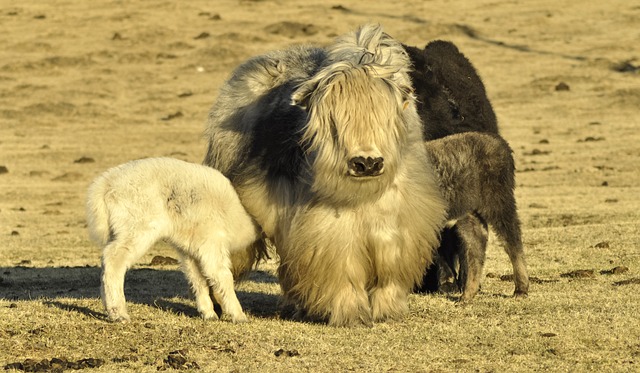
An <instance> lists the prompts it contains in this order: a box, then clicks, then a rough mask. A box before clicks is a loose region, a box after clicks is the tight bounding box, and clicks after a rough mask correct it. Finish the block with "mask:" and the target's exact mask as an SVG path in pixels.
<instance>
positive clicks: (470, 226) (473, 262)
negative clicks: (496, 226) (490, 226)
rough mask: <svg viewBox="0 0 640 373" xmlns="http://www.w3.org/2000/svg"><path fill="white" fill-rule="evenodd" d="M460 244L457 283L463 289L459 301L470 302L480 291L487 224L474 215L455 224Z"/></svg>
mask: <svg viewBox="0 0 640 373" xmlns="http://www.w3.org/2000/svg"><path fill="white" fill-rule="evenodd" d="M456 227H457V231H458V235H459V238H460V243H461V252H462V254H461V255H460V273H459V277H458V283H459V284H460V286H461V287H462V288H463V292H462V297H461V298H460V301H462V302H468V301H471V300H472V299H473V298H474V297H475V296H476V294H477V293H478V291H479V290H480V282H481V278H482V270H483V268H484V261H485V256H486V250H487V233H488V231H487V223H486V222H485V221H484V220H483V219H481V218H480V217H478V216H476V215H474V214H467V215H466V216H465V217H463V218H462V219H459V220H458V222H457V223H456Z"/></svg>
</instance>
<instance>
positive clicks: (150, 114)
mask: <svg viewBox="0 0 640 373" xmlns="http://www.w3.org/2000/svg"><path fill="white" fill-rule="evenodd" d="M365 22H378V23H381V24H382V25H384V27H385V30H386V31H387V32H388V33H390V34H391V35H392V36H394V37H396V38H398V39H399V40H401V41H403V42H405V43H407V44H410V45H417V46H424V44H426V43H427V42H428V41H430V40H434V39H445V40H451V41H453V42H454V43H456V44H457V45H458V46H459V48H460V49H461V50H462V51H463V53H465V54H466V55H467V56H468V57H469V58H470V59H471V61H472V62H473V63H474V65H475V66H476V68H477V69H478V70H479V72H480V75H481V76H482V78H483V80H484V82H485V85H486V87H487V91H488V94H489V97H490V99H491V100H492V103H493V105H494V108H495V111H496V113H497V115H498V119H499V125H500V127H501V131H502V134H503V136H504V137H505V138H506V139H507V140H508V141H509V142H510V144H511V145H512V147H513V149H514V151H515V158H516V163H517V168H518V172H517V175H516V180H517V189H516V195H517V199H518V206H519V211H520V214H521V218H522V221H523V231H524V232H523V234H524V237H523V239H524V242H525V251H526V254H527V259H528V265H529V270H530V274H531V276H532V278H533V283H532V286H531V290H530V296H529V298H528V299H525V300H514V299H512V298H510V297H509V295H510V294H511V292H512V291H513V284H512V283H511V282H509V281H505V279H504V278H503V279H501V276H505V275H509V274H510V273H511V268H510V264H509V260H508V258H507V256H506V254H505V253H504V252H503V251H502V249H501V247H500V246H499V245H497V243H496V241H495V239H494V237H493V236H492V237H491V238H490V246H489V248H488V260H487V264H486V267H485V274H486V275H487V277H486V278H485V279H484V283H483V288H482V291H481V293H480V294H479V295H478V296H477V298H476V299H475V301H474V302H473V303H472V304H471V305H468V306H465V307H461V306H458V305H456V303H455V297H447V296H443V295H427V296H425V295H412V296H411V297H410V314H409V315H408V316H407V317H406V318H405V319H403V320H401V321H398V322H389V323H381V324H376V325H375V326H374V327H373V328H352V329H347V328H330V327H327V326H324V325H316V324H304V323H297V322H291V321H284V320H282V319H280V318H279V315H278V308H277V302H278V299H279V296H280V295H279V294H280V293H279V287H278V284H277V280H276V278H275V276H274V269H275V266H276V263H275V262H274V261H271V262H269V263H266V264H262V265H261V266H260V267H259V269H258V271H257V272H255V273H253V274H252V275H251V277H250V278H249V280H248V281H246V282H244V283H242V284H240V285H239V286H238V291H239V298H240V301H241V303H242V304H243V306H244V308H245V310H246V312H247V313H248V315H249V317H250V319H251V322H250V323H249V324H244V325H233V324H231V323H230V322H205V321H202V320H200V319H199V318H198V317H197V312H196V310H195V304H194V302H193V299H192V297H191V296H190V294H189V291H188V286H187V283H186V281H185V280H184V278H183V276H182V274H181V273H180V272H179V271H178V267H177V266H176V265H172V264H166V265H160V266H152V265H150V264H151V260H152V258H153V257H154V256H156V255H164V256H173V257H175V255H174V254H173V252H172V251H171V250H170V249H169V248H168V247H166V246H165V245H162V244H160V245H158V246H156V247H155V248H154V249H153V250H152V251H150V252H149V253H148V255H146V256H145V257H143V258H142V259H141V261H140V262H139V263H138V265H137V266H135V267H134V268H133V269H132V270H131V271H130V272H129V274H128V276H127V283H126V292H127V300H128V301H129V303H128V304H129V307H130V313H131V316H132V319H133V320H132V322H131V323H128V324H111V323H108V322H106V321H105V315H104V314H103V309H102V305H101V303H100V300H99V276H100V268H99V263H100V262H99V257H100V252H99V250H98V249H97V248H96V247H95V246H94V245H93V244H92V243H91V242H90V241H89V240H88V235H87V232H86V221H85V216H84V196H85V192H86V188H87V186H88V184H89V183H90V182H91V180H92V179H93V178H94V177H95V176H97V175H98V174H100V173H101V172H103V171H104V170H105V169H107V168H109V167H111V166H114V165H116V164H120V163H123V162H126V161H128V160H131V159H136V158H142V157H149V156H172V157H176V158H180V159H184V160H188V161H192V162H198V163H199V162H201V160H202V159H203V156H204V152H205V146H206V144H205V141H204V140H203V137H202V132H203V129H204V125H205V120H206V116H207V112H208V110H209V107H210V106H211V104H212V103H213V101H214V100H215V98H216V96H217V90H218V88H219V87H220V85H221V83H222V82H223V81H224V80H225V79H226V78H227V77H228V76H229V74H230V72H231V71H232V70H233V69H234V68H235V67H236V66H237V65H238V64H239V63H241V62H242V61H244V60H246V59H247V58H249V57H251V56H254V55H257V54H261V53H264V52H266V51H269V50H272V49H276V48H283V47H286V46H288V45H291V44H294V43H314V44H326V43H329V42H330V41H331V40H333V38H334V37H335V36H337V35H339V34H343V33H345V32H348V31H350V30H352V29H354V28H355V27H357V26H358V25H360V24H362V23H365ZM638 25H640V5H639V4H637V3H634V2H629V1H622V0H610V1H571V0H554V1H546V0H543V1H524V0H514V1H502V0H494V1H475V0H474V1H472V0H468V1H446V0H433V1H410V0H401V1H396V0H389V1H370V2H365V1H351V0H339V1H334V2H325V1H323V0H307V1H287V0H280V1H278V0H263V1H260V0H254V1H249V0H246V1H237V0H234V1H229V0H219V1H150V0H149V1H116V0H95V1H21V2H15V1H9V0H0V30H1V32H0V366H2V367H4V366H6V365H10V364H12V363H20V364H14V365H10V366H12V367H16V368H20V366H22V368H23V369H24V368H25V367H29V366H32V367H33V366H35V365H33V363H32V362H31V363H30V362H29V361H26V362H25V360H26V359H35V360H36V361H40V360H43V359H46V360H47V361H48V362H49V363H51V359H53V358H65V359H68V360H69V361H74V362H77V363H76V364H77V365H78V366H79V367H87V369H89V368H88V367H91V366H96V365H100V366H99V367H97V368H95V369H92V370H95V371H102V372H112V371H149V372H151V371H156V370H157V369H169V370H171V369H176V368H190V369H194V370H195V369H196V367H197V366H199V367H200V371H376V372H382V371H412V372H413V371H425V372H430V371H434V372H454V371H479V372H490V371H495V372H510V371H538V370H545V371H598V372H601V371H611V372H621V371H638V370H640V325H639V318H638V313H639V311H638V310H639V309H640V297H639V295H638V290H639V289H640V288H639V286H640V285H638V283H639V282H640V280H639V278H640V231H639V225H640V223H639V220H640V219H639V215H640V214H639V212H638V211H639V208H640V187H639V186H638V185H639V184H640V146H638V143H639V142H640V132H639V130H638V127H639V119H638V118H639V114H640V70H639V69H638V66H639V65H640V43H639V42H638V41H639V40H640V27H639V26H638ZM614 268H615V271H614V270H613V269H614ZM625 268H626V270H625ZM175 351H181V353H172V352H175ZM89 358H92V359H94V360H82V359H89ZM78 361H80V362H78ZM54 362H55V361H54ZM21 364H22V365H21Z"/></svg>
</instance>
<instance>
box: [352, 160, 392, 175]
mask: <svg viewBox="0 0 640 373" xmlns="http://www.w3.org/2000/svg"><path fill="white" fill-rule="evenodd" d="M383 171H384V159H383V158H382V157H377V158H373V157H366V158H365V157H353V158H351V159H350V160H349V175H351V176H353V177H368V176H369V177H370V176H379V175H382V172H383Z"/></svg>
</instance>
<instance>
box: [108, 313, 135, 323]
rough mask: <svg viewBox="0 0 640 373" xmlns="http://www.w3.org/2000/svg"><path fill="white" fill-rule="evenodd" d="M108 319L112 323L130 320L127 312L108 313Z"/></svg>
mask: <svg viewBox="0 0 640 373" xmlns="http://www.w3.org/2000/svg"><path fill="white" fill-rule="evenodd" d="M109 321H111V322H114V323H126V322H129V321H131V317H129V315H127V314H109Z"/></svg>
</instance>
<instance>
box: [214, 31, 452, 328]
mask: <svg viewBox="0 0 640 373" xmlns="http://www.w3.org/2000/svg"><path fill="white" fill-rule="evenodd" d="M273 65H277V66H280V67H281V71H282V74H281V75H280V76H279V77H278V78H274V77H273V76H272V75H271V74H270V70H268V69H267V68H265V66H273ZM409 66H410V62H409V58H408V56H407V55H406V53H405V52H404V50H403V48H402V46H401V45H400V44H399V43H398V42H396V41H395V40H393V39H392V38H390V37H389V36H388V35H386V34H385V33H384V32H383V31H382V28H381V27H380V26H379V25H365V26H363V27H361V28H359V29H358V30H357V31H355V32H352V33H349V34H348V35H346V36H344V37H342V38H340V39H338V40H337V41H336V43H335V44H334V45H332V46H330V47H329V48H327V49H324V50H323V49H314V48H310V47H309V48H293V49H289V50H285V51H279V52H274V53H271V54H269V55H266V56H262V57H257V58H255V59H252V60H250V61H248V62H246V63H245V64H244V65H242V66H240V67H239V68H238V69H237V70H236V72H235V73H234V75H233V76H232V78H231V79H230V80H229V81H228V82H227V83H226V84H225V86H224V87H223V88H222V91H221V95H220V97H219V99H218V101H217V102H216V104H215V105H214V107H213V108H212V110H211V113H210V116H209V126H208V129H207V134H208V135H209V140H210V143H209V151H208V154H207V158H206V159H205V163H207V164H209V165H210V166H213V167H216V168H218V167H220V169H221V171H222V172H223V173H225V174H226V175H228V176H229V177H230V178H231V179H232V182H233V183H234V185H235V186H236V190H237V191H238V194H239V196H240V199H241V200H242V202H243V204H244V206H245V207H246V208H247V211H249V213H250V214H251V215H252V216H253V217H254V218H255V219H256V221H257V222H258V224H260V225H261V227H262V228H263V230H264V232H265V233H266V234H267V236H268V237H269V238H271V239H272V240H273V241H274V243H275V245H276V248H277V251H278V254H279V256H280V261H281V262H280V267H279V269H278V274H279V278H280V284H281V287H282V289H283V292H284V296H285V302H286V303H288V304H291V305H293V306H295V307H296V308H297V309H298V310H299V311H300V313H301V314H306V315H308V316H311V317H320V318H325V319H328V321H329V324H331V325H351V324H354V323H364V324H367V325H369V324H371V322H372V321H377V320H380V321H381V320H385V319H389V318H398V317H400V316H402V315H403V314H404V313H406V312H407V296H408V294H409V292H410V290H411V289H412V288H413V286H414V284H416V283H418V282H419V281H420V280H421V276H422V273H423V271H424V269H425V268H426V266H427V265H428V264H430V263H431V262H432V260H433V253H434V249H435V248H436V247H437V246H438V243H439V232H440V229H441V227H442V226H443V224H444V221H445V203H444V201H443V200H442V197H441V195H440V192H439V189H438V186H437V183H436V178H435V176H434V174H433V172H432V168H431V166H430V164H429V161H428V160H427V157H426V153H425V148H424V145H423V140H422V123H421V121H420V119H419V117H418V115H417V113H416V106H415V98H414V97H413V95H412V93H411V92H412V90H411V85H410V80H409V77H408V75H407V71H408V70H407V69H408V68H409ZM249 72H250V74H249ZM251 80H255V81H259V82H264V81H270V82H271V87H269V86H268V85H264V84H262V85H258V84H251V83H249V82H248V81H251ZM282 82H294V83H297V84H296V86H297V88H294V89H292V90H290V91H288V93H287V94H283V97H282V99H283V100H285V99H289V100H291V102H292V103H293V104H295V105H300V106H301V107H303V108H305V110H306V111H307V113H308V116H307V119H306V122H305V123H300V128H301V130H302V131H303V132H302V143H301V146H303V148H304V149H305V150H306V153H305V163H306V165H307V167H306V168H305V170H303V171H302V172H301V173H300V175H297V179H296V180H294V181H291V180H288V179H286V178H282V179H279V180H267V179H266V178H267V174H266V171H265V170H263V169H261V168H260V165H259V162H258V161H256V160H251V159H246V158H243V154H244V153H245V152H246V151H245V150H246V146H247V144H248V143H250V141H251V139H250V136H247V135H246V133H250V131H251V128H253V126H255V125H256V122H255V121H254V120H253V117H252V115H251V114H250V113H252V112H254V113H255V112H263V111H267V110H270V107H265V106H264V105H265V104H264V103H263V102H262V101H260V100H257V99H253V101H252V98H249V99H247V100H246V101H243V102H242V104H237V103H234V102H233V101H232V100H230V99H229V97H239V96H244V95H252V94H254V93H255V91H249V90H248V89H247V88H246V87H249V86H253V87H255V86H261V87H263V90H262V91H261V92H260V94H267V93H268V92H269V90H270V89H271V88H273V87H277V86H279V85H280V84H284V83H282ZM256 97H257V96H256ZM354 155H364V156H372V157H382V158H384V172H383V173H382V174H381V175H380V176H377V177H371V178H354V177H351V176H349V173H348V172H347V164H348V160H349V159H350V158H351V157H353V156H354Z"/></svg>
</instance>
